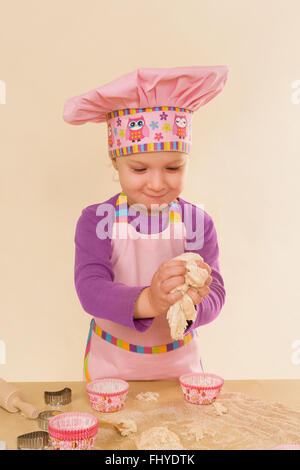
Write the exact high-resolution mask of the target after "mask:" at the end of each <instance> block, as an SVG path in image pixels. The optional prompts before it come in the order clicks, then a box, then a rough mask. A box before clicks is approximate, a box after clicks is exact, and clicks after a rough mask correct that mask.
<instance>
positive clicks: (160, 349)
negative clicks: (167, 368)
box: [84, 319, 196, 382]
mask: <svg viewBox="0 0 300 470" xmlns="http://www.w3.org/2000/svg"><path fill="white" fill-rule="evenodd" d="M92 331H94V333H95V334H96V335H97V336H99V337H100V338H102V339H103V340H104V341H107V342H108V343H110V344H113V345H114V346H116V347H118V348H121V349H125V350H126V351H130V352H135V353H138V354H162V353H167V352H170V351H174V350H175V349H178V348H181V347H182V346H185V345H186V344H188V343H189V342H190V341H191V340H192V339H193V337H194V336H195V334H196V332H195V330H192V331H191V332H190V333H189V334H188V335H186V336H185V337H184V338H183V339H180V340H177V341H173V342H172V343H168V344H163V345H160V346H140V345H137V344H130V343H126V341H122V340H121V339H119V338H116V337H115V336H112V335H111V334H109V333H107V332H106V331H104V330H102V329H101V328H100V327H99V326H98V325H96V322H95V320H94V319H92V320H91V324H90V331H89V335H88V340H87V345H86V351H85V357H84V371H85V377H86V379H87V381H88V382H89V381H90V380H91V379H90V376H89V373H88V367H87V365H88V359H89V354H90V348H91V336H92Z"/></svg>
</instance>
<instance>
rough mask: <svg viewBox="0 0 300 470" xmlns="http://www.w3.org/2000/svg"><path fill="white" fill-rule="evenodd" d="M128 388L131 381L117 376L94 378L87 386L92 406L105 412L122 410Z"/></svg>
mask: <svg viewBox="0 0 300 470" xmlns="http://www.w3.org/2000/svg"><path fill="white" fill-rule="evenodd" d="M128 390H129V383H128V382H125V380H122V379H116V378H105V379H96V380H92V381H91V382H88V384H87V386H86V392H87V394H88V397H89V400H90V402H91V405H92V408H94V409H95V410H97V411H101V412H103V413H112V412H114V411H119V410H121V409H122V408H123V407H124V405H125V401H126V398H127V395H128Z"/></svg>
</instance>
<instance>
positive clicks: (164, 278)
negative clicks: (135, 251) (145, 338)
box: [148, 260, 187, 317]
mask: <svg viewBox="0 0 300 470" xmlns="http://www.w3.org/2000/svg"><path fill="white" fill-rule="evenodd" d="M186 272H187V268H186V261H182V260H170V261H165V262H164V263H162V264H161V265H160V267H159V268H158V270H157V271H156V273H154V275H153V277H152V281H151V286H150V287H149V288H148V299H149V303H150V305H151V308H152V310H153V316H154V317H157V316H159V315H162V314H163V313H167V312H168V310H169V308H170V306H171V305H173V304H174V303H175V302H177V300H179V299H180V298H181V297H182V295H183V294H182V292H180V291H178V292H175V293H173V294H170V291H171V290H172V289H174V288H175V287H177V286H180V285H182V284H184V282H185V279H184V275H185V274H186Z"/></svg>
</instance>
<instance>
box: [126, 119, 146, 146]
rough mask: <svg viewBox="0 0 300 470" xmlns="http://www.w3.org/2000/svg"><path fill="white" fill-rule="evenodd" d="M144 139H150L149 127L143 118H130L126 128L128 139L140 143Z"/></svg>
mask: <svg viewBox="0 0 300 470" xmlns="http://www.w3.org/2000/svg"><path fill="white" fill-rule="evenodd" d="M144 137H149V127H148V126H147V125H146V123H145V120H144V118H143V117H137V118H134V119H132V118H129V119H128V122H127V127H126V139H127V140H130V141H131V142H135V141H137V142H140V141H141V140H142V139H144Z"/></svg>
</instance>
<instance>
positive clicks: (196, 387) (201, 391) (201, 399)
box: [179, 373, 224, 405]
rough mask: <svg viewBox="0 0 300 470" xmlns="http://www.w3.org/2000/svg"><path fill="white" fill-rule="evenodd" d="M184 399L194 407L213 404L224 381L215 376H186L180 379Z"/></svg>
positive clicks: (201, 374)
mask: <svg viewBox="0 0 300 470" xmlns="http://www.w3.org/2000/svg"><path fill="white" fill-rule="evenodd" d="M179 382H180V385H181V389H182V391H183V394H184V398H185V399H186V401H188V402H189V403H192V404H194V405H210V404H211V403H213V402H214V401H215V400H216V399H217V397H218V395H219V393H220V390H221V388H222V386H223V384H224V379H222V377H219V376H218V375H214V374H203V373H200V374H184V375H181V376H180V377H179Z"/></svg>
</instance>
